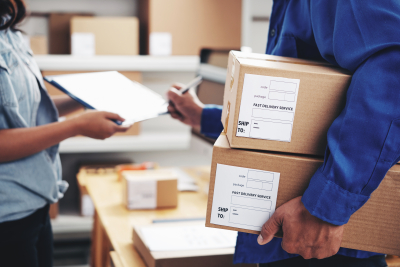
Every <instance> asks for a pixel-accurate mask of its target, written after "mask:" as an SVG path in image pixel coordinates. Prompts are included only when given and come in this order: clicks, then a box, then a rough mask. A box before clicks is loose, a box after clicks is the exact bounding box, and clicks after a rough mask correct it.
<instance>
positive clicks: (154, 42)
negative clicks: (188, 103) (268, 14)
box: [138, 0, 242, 55]
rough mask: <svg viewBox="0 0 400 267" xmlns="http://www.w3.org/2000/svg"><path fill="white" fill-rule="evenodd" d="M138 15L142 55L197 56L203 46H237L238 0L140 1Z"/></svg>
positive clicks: (238, 24)
mask: <svg viewBox="0 0 400 267" xmlns="http://www.w3.org/2000/svg"><path fill="white" fill-rule="evenodd" d="M138 13H139V21H140V54H142V55H148V54H150V55H199V53H200V50H201V49H202V48H204V47H212V48H221V49H226V48H234V47H238V48H239V47H240V39H241V17H242V14H241V13H242V1H241V0H219V1H214V0H190V1H181V0H170V1H163V0H142V1H139V12H138ZM177 14H179V15H177Z"/></svg>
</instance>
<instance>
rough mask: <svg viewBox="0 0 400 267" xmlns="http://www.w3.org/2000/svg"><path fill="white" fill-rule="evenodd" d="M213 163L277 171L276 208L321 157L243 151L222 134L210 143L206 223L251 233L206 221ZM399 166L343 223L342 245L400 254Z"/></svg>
mask: <svg viewBox="0 0 400 267" xmlns="http://www.w3.org/2000/svg"><path fill="white" fill-rule="evenodd" d="M217 163H219V164H225V165H230V166H238V167H246V168H252V169H257V170H263V171H272V172H279V173H280V182H279V189H278V199H277V208H278V207H279V206H281V205H282V204H284V203H285V202H287V201H289V200H291V199H293V198H295V197H297V196H301V195H302V194H303V192H304V191H305V189H306V188H307V186H308V183H309V181H310V179H311V177H312V175H313V174H314V172H315V171H316V170H317V169H318V167H319V166H320V165H321V163H322V159H318V158H311V157H300V156H292V155H285V154H279V153H267V152H258V151H246V150H241V149H232V148H230V147H229V143H228V140H227V138H226V136H225V135H221V136H220V137H219V138H218V140H217V141H216V143H215V145H214V150H213V158H212V166H211V179H210V189H209V198H208V205H207V219H206V226H208V227H215V228H222V229H230V230H235V231H241V232H248V233H255V234H257V233H258V232H256V231H249V230H245V229H241V228H232V227H225V226H220V225H216V224H211V223H210V215H211V207H212V202H213V196H214V195H215V194H218V192H214V183H215V174H216V167H217ZM399 207H400V166H399V165H395V166H393V167H392V168H391V169H390V170H389V172H388V173H387V175H386V177H385V178H384V179H383V181H382V183H381V184H380V186H379V187H378V189H376V190H375V191H374V192H373V193H372V195H371V198H370V199H369V200H368V202H367V203H366V204H365V205H364V206H363V207H362V208H361V209H359V210H358V211H357V212H355V213H354V214H353V215H352V216H351V218H350V221H349V223H348V224H346V225H345V230H344V235H343V240H342V244H341V246H342V247H346V248H352V249H359V250H365V251H372V252H378V253H383V254H392V255H400V241H399V240H400V224H399V223H398V222H399V219H400V213H399V212H398V209H399Z"/></svg>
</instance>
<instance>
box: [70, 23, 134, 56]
mask: <svg viewBox="0 0 400 267" xmlns="http://www.w3.org/2000/svg"><path fill="white" fill-rule="evenodd" d="M73 33H93V34H94V36H95V50H96V55H138V54H139V22H138V19H137V18H136V17H73V18H72V19H71V34H73Z"/></svg>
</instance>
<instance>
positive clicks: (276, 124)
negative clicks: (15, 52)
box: [222, 51, 351, 156]
mask: <svg viewBox="0 0 400 267" xmlns="http://www.w3.org/2000/svg"><path fill="white" fill-rule="evenodd" d="M350 80H351V76H350V75H349V73H348V72H347V71H345V70H342V69H339V68H335V67H333V66H331V65H329V64H326V63H321V62H315V61H308V60H301V59H293V58H285V57H278V56H271V55H261V54H249V53H241V52H233V51H232V52H231V53H230V57H229V61H228V73H227V76H226V82H225V94H224V107H223V112H222V123H223V125H224V128H225V132H226V135H227V137H228V140H229V144H230V146H231V147H233V148H246V149H259V150H269V151H279V152H288V153H298V154H309V155H321V156H322V155H323V154H324V151H325V147H326V143H327V137H326V136H327V131H328V129H329V127H330V125H331V124H332V122H333V121H334V120H335V119H336V117H338V115H339V114H340V112H341V111H342V109H343V108H344V105H345V99H346V98H345V97H346V92H347V88H348V86H349V84H350Z"/></svg>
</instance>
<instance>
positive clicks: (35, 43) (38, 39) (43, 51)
mask: <svg viewBox="0 0 400 267" xmlns="http://www.w3.org/2000/svg"><path fill="white" fill-rule="evenodd" d="M29 43H30V46H31V49H32V52H33V54H34V55H47V54H48V53H49V46H48V41H47V37H46V36H44V35H34V36H30V37H29Z"/></svg>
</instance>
